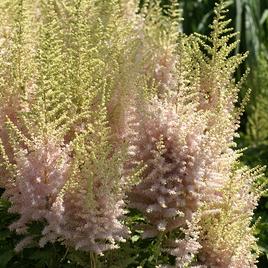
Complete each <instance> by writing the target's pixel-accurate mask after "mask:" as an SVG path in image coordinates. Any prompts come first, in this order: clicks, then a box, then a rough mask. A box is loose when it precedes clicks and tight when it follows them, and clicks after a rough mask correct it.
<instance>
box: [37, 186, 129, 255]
mask: <svg viewBox="0 0 268 268" xmlns="http://www.w3.org/2000/svg"><path fill="white" fill-rule="evenodd" d="M85 182H86V181H85ZM85 182H84V185H83V184H82V182H81V181H80V182H79V187H78V188H76V187H74V189H72V190H69V191H68V192H67V193H66V194H64V197H61V196H59V197H58V198H57V200H56V201H55V202H54V204H53V207H52V209H51V213H50V215H48V218H47V220H48V226H47V227H46V228H45V229H44V231H43V235H44V238H43V239H42V240H41V245H43V244H44V243H46V242H47V241H55V240H56V239H57V238H60V240H63V241H64V244H65V245H66V246H72V247H74V248H75V249H77V250H78V249H79V250H83V251H91V252H95V253H97V254H102V253H103V252H104V251H106V250H109V249H114V248H117V243H118V242H122V241H124V238H125V237H126V236H127V234H128V230H127V228H126V227H125V226H123V225H122V223H121V222H120V219H122V216H123V215H124V213H125V211H124V210H123V206H124V203H123V201H122V200H119V201H117V202H116V201H113V200H111V199H110V198H109V196H108V194H107V193H104V192H103V191H101V190H100V189H98V187H94V191H96V198H97V200H96V203H97V205H96V207H90V205H89V204H88V200H87V198H88V196H87V194H86V192H87V187H88V186H87V185H86V183H85Z"/></svg>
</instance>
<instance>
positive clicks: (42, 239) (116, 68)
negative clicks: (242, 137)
mask: <svg viewBox="0 0 268 268" xmlns="http://www.w3.org/2000/svg"><path fill="white" fill-rule="evenodd" d="M11 2H12V4H11ZM224 5H225V1H219V3H218V4H216V7H215V18H214V21H213V24H212V26H211V28H212V33H211V35H210V36H209V37H205V36H200V35H191V36H186V35H184V34H183V33H181V32H180V20H181V12H180V9H179V7H178V5H177V3H176V1H172V3H171V7H169V8H165V7H164V8H162V7H161V6H160V3H159V2H158V1H145V2H144V3H143V6H142V7H141V8H140V9H139V8H138V3H136V2H135V1H123V0H122V1H119V0H113V1H97V0H90V1H83V0H72V1H64V0H62V1H60V0H57V1H52V0H51V1H50V0H48V1H46V2H44V1H36V2H35V3H34V4H33V3H32V1H30V0H24V1H23V0H16V1H15V2H14V1H5V3H4V4H3V6H0V7H1V14H2V15H3V16H2V19H1V26H0V31H1V33H2V36H3V38H2V39H1V43H0V65H1V80H0V88H1V95H0V99H1V100H0V101H1V104H2V106H1V108H0V109H1V114H0V124H1V126H0V127H1V129H0V138H1V144H0V152H1V158H0V159H1V166H0V174H1V186H3V187H4V188H5V192H4V194H3V197H4V198H7V199H8V200H9V201H10V203H11V207H10V212H12V213H17V214H19V218H18V220H17V221H15V222H14V223H13V224H12V225H11V226H10V228H11V229H14V230H15V231H16V232H17V233H20V234H24V235H25V239H24V240H22V241H21V242H20V243H19V244H18V245H17V248H16V249H17V250H21V249H22V248H24V247H25V246H27V245H28V244H31V243H32V244H34V243H37V244H39V246H44V245H45V244H46V243H48V242H56V241H60V242H61V243H62V244H64V245H65V246H66V247H72V248H75V249H80V250H83V251H86V252H91V253H97V254H103V252H105V251H107V250H109V249H114V248H116V247H118V243H119V242H123V241H125V239H126V238H128V236H129V229H128V226H126V224H125V223H124V222H125V221H124V219H125V217H127V216H126V215H125V214H126V212H127V208H134V209H137V210H139V211H140V212H141V213H142V215H143V216H144V217H145V219H146V222H145V224H143V225H142V226H137V227H136V228H137V229H141V230H142V232H143V238H148V237H154V238H157V239H158V240H159V241H160V244H161V246H162V249H161V250H162V251H163V252H166V253H168V254H170V255H172V256H174V257H175V259H176V264H175V267H236V268H238V267H241V268H242V267H254V266H255V263H256V257H257V254H255V253H257V252H254V250H255V243H256V240H255V238H254V236H253V227H251V220H252V215H253V210H254V208H255V206H256V204H257V201H258V198H259V197H260V194H261V189H260V188H258V187H257V186H256V185H255V181H256V179H257V178H258V177H259V176H260V172H261V171H260V168H256V169H254V170H249V169H247V168H246V167H242V168H241V167H240V165H239V160H238V158H239V155H240V153H239V152H236V151H235V150H234V146H235V143H234V137H235V135H236V134H235V133H236V130H237V128H238V126H239V116H240V114H241V109H237V108H236V107H235V105H236V102H237V94H238V91H239V88H240V83H236V82H235V81H234V79H233V75H234V73H235V70H236V68H237V67H238V65H239V64H240V63H241V62H242V61H243V60H244V58H245V55H234V56H232V55H231V53H232V51H233V50H234V49H235V47H236V45H237V42H233V41H232V39H233V38H234V37H235V34H232V33H231V31H232V29H229V28H228V24H229V21H228V20H226V18H225V16H226V15H225V14H226V10H225V9H224ZM29 24H31V25H34V27H30V28H29V27H27V26H28V25H29ZM242 108H243V107H242ZM36 221H41V222H43V223H44V228H43V230H42V233H41V235H40V236H33V235H31V234H30V233H29V231H28V229H29V228H28V227H29V226H30V224H31V223H33V222H36ZM159 265H162V266H163V267H166V266H165V265H167V267H168V265H169V264H163V263H159Z"/></svg>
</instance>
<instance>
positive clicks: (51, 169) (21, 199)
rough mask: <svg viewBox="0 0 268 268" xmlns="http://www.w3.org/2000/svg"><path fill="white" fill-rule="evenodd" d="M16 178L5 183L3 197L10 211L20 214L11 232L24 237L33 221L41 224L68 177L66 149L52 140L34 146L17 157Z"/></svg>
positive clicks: (22, 150) (23, 150)
mask: <svg viewBox="0 0 268 268" xmlns="http://www.w3.org/2000/svg"><path fill="white" fill-rule="evenodd" d="M14 158H15V163H16V169H17V174H16V178H15V179H14V178H12V179H10V180H9V181H7V182H6V185H5V188H6V190H5V192H4V194H3V197H5V198H8V199H9V200H10V201H11V204H12V205H11V207H10V209H9V211H10V212H12V213H18V214H20V215H21V216H20V218H19V220H17V221H16V222H14V223H13V224H12V225H11V226H10V228H11V229H14V230H16V232H18V233H27V225H28V224H29V223H31V222H32V221H38V220H44V219H46V216H47V215H48V213H49V210H50V208H51V206H52V204H53V202H54V201H55V198H56V197H57V195H58V193H59V191H60V190H61V188H62V187H63V185H64V184H65V182H66V179H67V177H68V169H69V161H70V159H69V156H68V149H67V148H61V147H60V143H59V142H58V141H56V140H54V141H53V138H52V139H51V140H50V141H43V142H40V144H36V145H35V146H34V147H33V148H31V150H26V149H21V150H19V151H18V152H17V153H16V156H15V157H14Z"/></svg>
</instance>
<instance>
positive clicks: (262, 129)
mask: <svg viewBox="0 0 268 268" xmlns="http://www.w3.org/2000/svg"><path fill="white" fill-rule="evenodd" d="M0 1H1V0H0ZM180 3H181V8H182V10H183V17H184V21H183V24H182V27H183V31H184V32H185V33H187V34H190V33H192V32H199V33H205V34H206V33H208V31H209V27H208V26H209V25H210V24H211V22H212V15H213V8H214V5H215V1H214V0H180ZM162 4H163V6H164V5H169V4H170V2H169V1H168V0H163V1H162ZM141 5H142V1H141ZM228 8H229V10H230V12H229V14H228V16H229V17H230V18H231V19H232V26H233V27H234V29H235V31H238V32H240V34H239V36H238V38H240V39H241V42H240V44H239V46H238V47H237V50H236V53H239V52H246V51H249V52H250V53H249V56H248V58H247V60H246V62H245V63H244V64H243V65H242V66H241V67H240V69H239V70H238V71H237V74H236V76H237V79H239V78H241V76H242V75H241V74H242V73H244V72H245V71H246V70H247V69H248V68H249V69H250V72H249V75H248V80H247V83H246V84H245V87H244V89H243V90H242V92H241V93H240V94H241V95H240V97H241V99H242V98H243V96H244V95H245V94H246V92H247V90H248V88H251V90H252V92H251V99H250V101H249V104H248V106H247V108H246V111H245V113H244V115H243V118H242V123H241V128H240V138H237V143H238V146H239V147H240V148H244V147H247V149H246V150H245V152H244V156H243V158H242V161H243V162H244V163H245V164H247V165H249V166H251V167H254V166H256V165H258V164H261V165H268V1H267V0H230V1H229V2H228ZM263 179H264V180H266V179H267V180H268V171H267V172H266V178H263ZM7 208H8V203H7V202H6V201H5V200H2V199H1V203H0V268H4V267H8V268H9V267H10V268H15V267H18V268H21V267H23V268H28V267H37V268H41V267H49V268H53V267H55V268H56V267H57V268H60V267H89V266H88V265H89V259H88V256H87V254H84V253H82V252H79V251H75V252H74V251H72V250H67V251H66V249H65V247H63V246H61V245H59V244H53V245H51V244H49V245H47V246H46V247H45V248H44V249H36V248H35V249H32V248H30V249H24V250H23V251H22V252H21V253H19V254H15V252H14V250H13V249H14V247H15V245H16V244H17V243H18V241H19V240H20V237H19V236H18V235H16V234H15V233H13V232H10V231H9V230H8V229H7V226H8V225H9V224H10V223H11V222H12V221H13V220H14V217H16V216H14V215H11V214H8V213H7ZM130 220H132V221H139V220H141V221H142V218H141V217H140V216H139V214H137V213H133V215H132V217H130ZM255 220H256V225H257V228H256V235H257V236H258V238H259V242H258V244H259V247H260V250H261V252H262V253H261V255H260V258H259V263H258V267H268V195H267V196H263V197H262V199H261V201H260V204H259V207H258V209H257V210H256V212H255ZM41 228H42V226H41V225H40V224H34V225H32V226H31V233H36V234H38V233H39V232H40V230H41ZM140 249H143V250H140ZM158 251H159V245H158V241H156V240H154V239H151V240H150V239H147V240H141V239H140V236H139V234H138V233H136V234H135V233H134V234H133V236H132V238H131V240H130V241H128V242H127V243H126V244H125V245H124V246H123V247H122V248H121V249H119V250H117V251H113V252H111V253H109V252H108V253H107V255H106V256H105V258H106V259H107V260H108V262H109V261H110V263H111V264H109V263H108V264H107V267H110V268H112V267H120V268H121V267H122V268H123V267H137V266H138V265H140V266H142V267H143V265H144V267H155V266H154V264H155V263H157V258H159V254H158ZM162 257H163V258H165V256H162Z"/></svg>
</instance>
